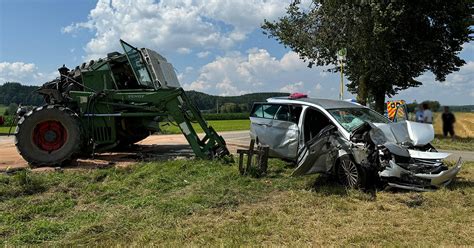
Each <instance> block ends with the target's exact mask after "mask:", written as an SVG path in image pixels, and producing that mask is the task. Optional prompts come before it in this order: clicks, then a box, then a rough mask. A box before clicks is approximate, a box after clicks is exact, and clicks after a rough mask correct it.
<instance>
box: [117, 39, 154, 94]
mask: <svg viewBox="0 0 474 248" xmlns="http://www.w3.org/2000/svg"><path fill="white" fill-rule="evenodd" d="M120 42H121V44H122V47H123V50H124V51H125V54H126V55H127V59H128V62H129V63H130V67H131V68H132V71H133V74H134V75H135V78H136V80H137V81H138V84H140V86H141V87H137V88H155V87H154V84H153V80H152V79H151V77H150V73H149V72H148V68H147V67H146V64H145V62H144V61H143V58H142V55H141V53H140V51H139V50H138V49H136V48H135V47H132V46H131V45H129V44H127V43H126V42H124V41H120Z"/></svg>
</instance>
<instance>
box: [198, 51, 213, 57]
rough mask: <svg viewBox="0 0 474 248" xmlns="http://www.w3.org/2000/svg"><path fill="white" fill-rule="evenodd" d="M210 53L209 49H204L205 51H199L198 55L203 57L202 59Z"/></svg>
mask: <svg viewBox="0 0 474 248" xmlns="http://www.w3.org/2000/svg"><path fill="white" fill-rule="evenodd" d="M209 54H211V52H209V51H203V52H199V53H197V54H196V56H197V57H198V58H201V59H202V58H207V56H209Z"/></svg>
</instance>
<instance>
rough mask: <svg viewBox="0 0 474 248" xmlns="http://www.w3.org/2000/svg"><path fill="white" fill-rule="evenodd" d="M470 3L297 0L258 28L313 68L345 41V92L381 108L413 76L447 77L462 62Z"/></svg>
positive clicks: (333, 60) (332, 58)
mask: <svg viewBox="0 0 474 248" xmlns="http://www.w3.org/2000/svg"><path fill="white" fill-rule="evenodd" d="M472 9H473V8H472V0H453V1H442V0H419V1H410V0H385V1H372V0H358V1H352V0H313V1H312V3H311V5H310V6H302V4H300V3H299V1H295V2H294V3H292V4H290V6H289V8H288V10H287V14H286V15H285V16H284V17H282V18H280V19H279V20H277V21H276V22H269V21H267V20H265V23H264V24H263V25H262V28H263V29H264V30H265V33H266V34H267V35H269V37H274V38H276V39H278V40H279V41H280V43H282V44H284V45H285V46H289V47H290V48H291V49H293V50H294V51H295V52H297V53H299V55H300V57H301V58H303V59H304V60H305V61H308V62H309V66H310V67H311V66H312V65H318V66H327V65H336V64H337V57H336V53H337V51H338V50H339V49H341V48H346V49H347V58H346V66H345V69H344V73H345V75H346V77H347V78H348V79H349V80H350V83H349V84H348V85H347V86H348V89H349V91H351V92H352V93H357V97H358V101H359V102H361V103H362V104H365V103H366V101H367V99H368V98H371V99H373V100H375V102H376V109H377V110H378V111H382V110H383V109H384V102H385V96H386V95H387V96H392V95H395V94H396V93H397V92H398V91H400V90H404V89H407V88H409V87H416V86H419V85H421V84H422V83H421V82H418V81H416V80H415V78H417V77H418V76H420V75H421V74H423V73H424V72H426V71H431V72H432V73H433V74H434V75H435V76H436V80H438V81H444V80H445V78H446V75H448V74H449V73H451V72H453V71H458V70H459V67H460V66H462V65H463V64H465V61H464V60H462V59H461V58H459V56H458V55H459V52H460V51H461V50H462V45H463V44H464V43H466V42H468V41H470V40H472V37H470V34H472V31H471V29H470V25H472V24H473V23H472V17H471V14H472V13H473V11H472ZM332 71H338V68H337V67H335V68H334V69H332Z"/></svg>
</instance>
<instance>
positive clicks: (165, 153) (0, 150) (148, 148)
mask: <svg viewBox="0 0 474 248" xmlns="http://www.w3.org/2000/svg"><path fill="white" fill-rule="evenodd" d="M220 135H222V137H223V138H224V139H225V141H226V143H227V146H228V148H229V150H230V151H231V152H232V153H235V152H236V150H237V149H241V148H246V147H248V145H249V143H250V136H249V132H248V131H233V132H221V133H220ZM443 152H448V153H452V155H451V156H449V157H448V159H451V160H457V159H458V158H459V157H462V158H463V160H464V161H474V151H450V150H443ZM190 156H193V152H192V150H191V149H190V147H189V145H188V144H187V141H186V139H185V138H184V136H183V135H182V134H174V135H152V136H150V137H148V138H146V139H145V140H143V141H141V142H140V143H139V146H138V147H137V148H136V149H135V150H131V151H126V152H113V153H101V154H98V155H96V156H95V157H94V158H93V159H80V160H78V162H77V163H76V164H73V165H71V167H74V168H82V167H85V168H89V167H97V166H99V167H100V166H108V165H111V164H113V165H119V166H120V165H128V164H132V163H135V162H136V161H141V160H153V159H169V158H176V157H190ZM25 166H27V163H26V162H25V161H24V160H23V158H22V157H21V156H20V155H19V154H18V152H17V150H16V147H15V145H14V138H13V137H12V136H10V137H7V136H0V171H2V170H5V169H6V168H8V167H10V168H14V167H25Z"/></svg>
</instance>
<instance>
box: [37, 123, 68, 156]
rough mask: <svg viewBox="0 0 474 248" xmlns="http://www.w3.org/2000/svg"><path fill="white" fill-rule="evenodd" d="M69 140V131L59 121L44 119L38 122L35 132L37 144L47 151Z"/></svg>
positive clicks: (55, 148)
mask: <svg viewBox="0 0 474 248" xmlns="http://www.w3.org/2000/svg"><path fill="white" fill-rule="evenodd" d="M66 140H67V131H66V129H65V128H64V126H63V125H62V124H61V123H60V122H59V121H53V120H49V121H43V122H41V123H38V124H37V125H36V127H35V129H34V132H33V142H34V143H35V145H36V146H37V147H38V148H39V149H41V150H43V151H47V152H52V151H56V150H58V149H59V148H61V147H62V146H63V145H64V144H65V143H66Z"/></svg>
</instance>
